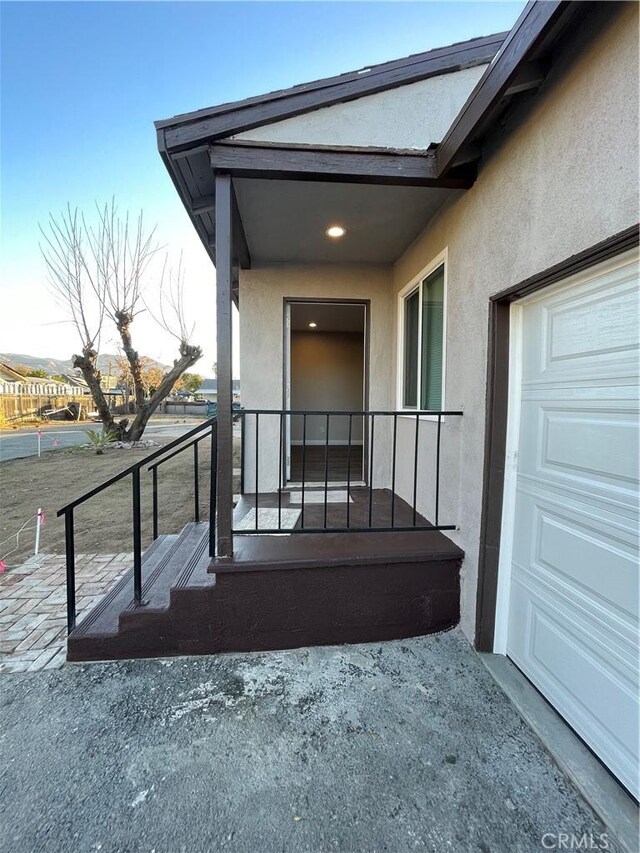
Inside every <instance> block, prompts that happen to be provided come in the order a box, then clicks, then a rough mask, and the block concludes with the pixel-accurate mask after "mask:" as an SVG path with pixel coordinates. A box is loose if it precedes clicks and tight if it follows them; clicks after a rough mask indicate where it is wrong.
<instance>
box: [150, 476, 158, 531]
mask: <svg viewBox="0 0 640 853" xmlns="http://www.w3.org/2000/svg"><path fill="white" fill-rule="evenodd" d="M151 480H152V487H151V490H152V496H153V497H152V502H153V538H154V540H156V539H157V538H158V467H157V466H155V465H154V467H153V468H152V469H151Z"/></svg>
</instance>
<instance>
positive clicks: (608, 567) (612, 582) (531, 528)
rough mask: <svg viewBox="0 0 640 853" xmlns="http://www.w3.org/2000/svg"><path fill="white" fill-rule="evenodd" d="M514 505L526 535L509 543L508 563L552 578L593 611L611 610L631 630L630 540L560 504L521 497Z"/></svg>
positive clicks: (633, 576) (635, 583)
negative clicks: (524, 523)
mask: <svg viewBox="0 0 640 853" xmlns="http://www.w3.org/2000/svg"><path fill="white" fill-rule="evenodd" d="M518 503H519V506H518V512H519V513H520V514H521V516H522V517H524V518H526V519H527V521H530V523H529V524H528V525H527V531H528V535H522V536H518V540H517V542H515V543H514V552H513V559H514V562H515V563H516V564H518V565H521V566H529V567H531V570H532V571H536V570H540V572H544V573H546V574H547V575H551V576H554V577H556V578H557V580H558V582H559V583H562V584H563V585H564V586H565V587H567V589H568V590H572V591H575V595H576V596H582V597H583V598H585V599H586V600H587V601H593V603H594V605H595V606H596V607H597V608H598V609H599V610H604V611H607V610H608V609H610V608H614V610H615V611H616V614H615V615H617V617H618V618H619V619H622V620H625V621H626V622H627V624H628V625H629V626H630V628H631V629H635V602H636V601H637V599H638V595H639V594H640V590H639V579H638V569H637V563H636V554H635V542H634V541H633V539H631V537H629V539H628V540H627V541H625V539H624V538H621V537H620V536H618V535H616V533H615V532H613V533H612V532H611V530H610V528H609V527H608V526H607V525H606V523H603V520H602V519H599V518H596V517H593V516H588V515H586V514H584V513H580V512H577V511H572V510H571V509H569V508H567V507H565V506H563V505H562V504H561V503H557V504H556V503H552V502H540V501H539V500H536V498H535V497H534V496H531V495H526V494H524V495H520V496H519V501H518ZM634 634H635V631H634Z"/></svg>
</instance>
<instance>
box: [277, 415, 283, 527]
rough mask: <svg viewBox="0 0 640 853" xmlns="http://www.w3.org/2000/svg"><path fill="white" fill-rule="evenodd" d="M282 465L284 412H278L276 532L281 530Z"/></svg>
mask: <svg viewBox="0 0 640 853" xmlns="http://www.w3.org/2000/svg"><path fill="white" fill-rule="evenodd" d="M284 464H285V463H284V412H280V438H279V442H278V530H282V468H283V465H284Z"/></svg>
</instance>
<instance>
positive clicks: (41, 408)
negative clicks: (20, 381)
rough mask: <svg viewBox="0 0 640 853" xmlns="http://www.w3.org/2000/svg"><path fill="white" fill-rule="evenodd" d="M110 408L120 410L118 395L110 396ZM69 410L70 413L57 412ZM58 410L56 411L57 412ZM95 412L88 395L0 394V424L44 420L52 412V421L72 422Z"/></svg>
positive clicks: (121, 404)
mask: <svg viewBox="0 0 640 853" xmlns="http://www.w3.org/2000/svg"><path fill="white" fill-rule="evenodd" d="M109 402H110V407H111V408H112V410H113V411H114V412H116V411H118V410H119V409H120V410H121V408H122V406H123V403H124V400H123V398H122V397H121V396H120V395H118V396H116V395H110V397H109ZM67 407H68V408H69V409H70V411H59V410H64V409H65V408H67ZM57 410H58V411H57ZM94 410H95V404H94V402H93V400H92V399H91V397H90V396H89V395H88V394H77V395H75V394H64V395H53V394H0V423H6V424H7V423H19V422H20V421H26V420H34V419H36V418H40V419H42V420H44V419H45V418H47V417H48V415H47V413H48V412H52V413H53V414H52V415H51V418H52V419H58V420H73V419H74V418H77V417H78V412H80V418H86V417H87V414H88V413H90V412H93V411H94Z"/></svg>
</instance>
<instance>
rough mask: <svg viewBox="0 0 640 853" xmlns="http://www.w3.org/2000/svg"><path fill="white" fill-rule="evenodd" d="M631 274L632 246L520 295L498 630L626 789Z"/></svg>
mask: <svg viewBox="0 0 640 853" xmlns="http://www.w3.org/2000/svg"><path fill="white" fill-rule="evenodd" d="M637 279H638V272H637V262H636V261H635V259H634V261H633V262H627V263H626V264H622V263H620V262H618V264H617V265H609V269H608V270H607V269H606V268H605V267H600V271H599V272H598V271H597V270H594V271H591V272H589V273H587V274H584V276H583V280H582V281H578V280H577V279H574V280H573V282H572V284H571V286H563V285H559V286H558V287H557V288H556V289H555V290H553V291H551V292H549V293H547V294H543V295H541V296H538V297H537V298H536V299H534V300H532V301H529V303H528V304H525V305H524V306H523V308H522V311H521V317H522V324H521V335H522V340H521V353H522V356H521V359H522V360H521V364H520V368H521V375H522V382H521V387H520V389H519V394H518V403H517V407H518V422H519V433H518V444H517V448H516V453H515V454H514V458H515V459H516V466H517V471H516V476H515V489H514V491H513V493H512V494H513V497H512V498H511V500H512V501H513V500H515V506H513V504H512V510H511V512H512V518H513V550H512V554H511V558H510V559H511V566H510V572H511V574H510V577H511V581H510V594H509V595H510V600H509V615H508V635H507V653H508V654H509V656H510V657H512V659H513V660H514V661H515V662H516V663H517V664H518V666H520V667H521V669H522V670H523V671H524V672H525V674H526V675H527V676H528V677H529V678H530V679H531V680H532V681H533V683H534V684H536V686H537V687H538V688H539V689H540V690H541V691H542V692H543V693H544V695H545V696H546V697H547V698H548V699H549V701H551V702H552V703H553V704H554V705H555V707H556V708H557V709H558V710H559V711H560V713H561V714H563V715H564V716H565V717H566V719H567V721H568V722H569V723H570V724H571V725H572V726H573V727H574V728H575V729H576V731H578V733H579V734H580V735H581V736H582V737H584V739H585V740H586V741H587V743H588V744H589V745H590V746H591V747H592V749H593V750H594V751H595V752H596V753H597V754H598V755H599V756H600V757H601V758H602V760H603V761H604V762H605V764H607V765H608V766H609V767H610V768H611V770H612V771H613V772H614V773H615V774H616V775H617V776H618V778H620V779H621V780H622V781H623V782H624V784H625V785H627V786H628V787H629V788H630V790H631V791H632V792H633V793H634V795H635V796H638V795H639V794H640V790H639V786H638V778H637V772H636V771H635V768H636V767H637V762H638V732H639V731H640V719H639V716H640V712H639V705H638V652H639V649H638V644H639V624H638V600H639V571H638V538H639V532H640V531H639V527H638V498H639V495H638V482H639V479H640V471H639V468H640V442H639V435H640V429H639V418H638V409H639V406H638V343H639V331H638V288H637ZM515 351H517V350H514V352H515ZM510 417H511V414H510ZM505 506H506V502H505Z"/></svg>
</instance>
